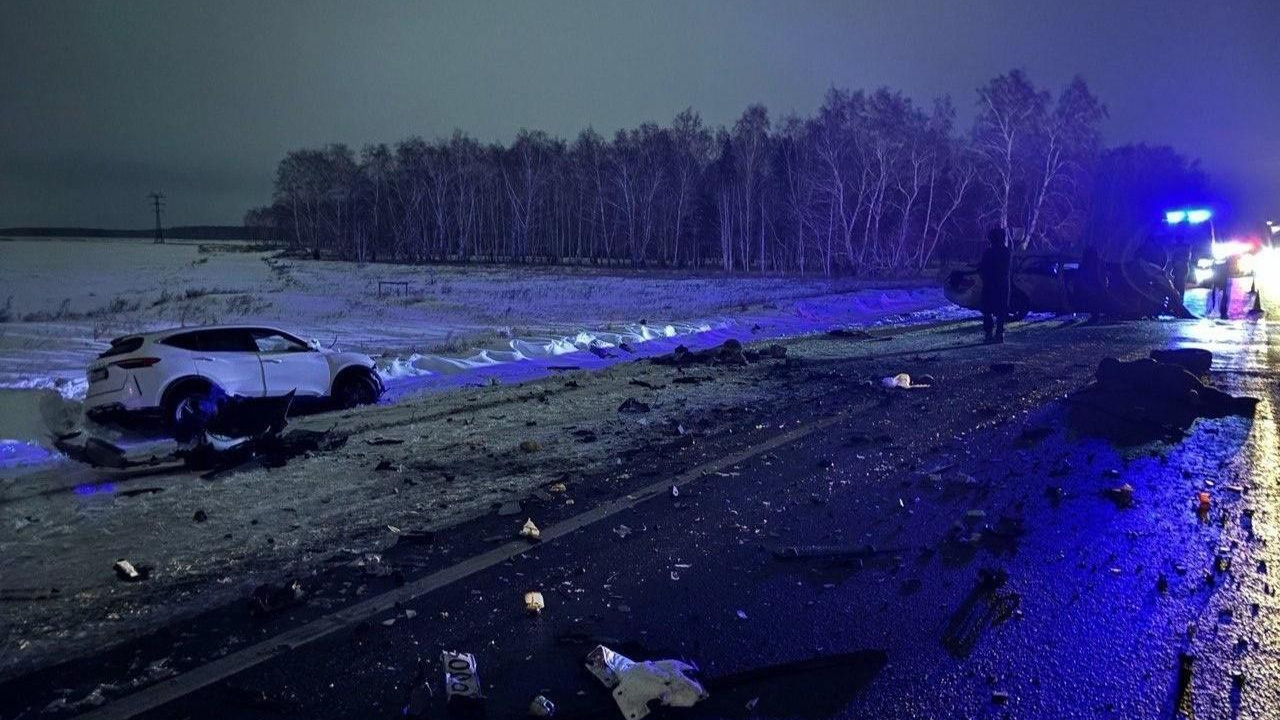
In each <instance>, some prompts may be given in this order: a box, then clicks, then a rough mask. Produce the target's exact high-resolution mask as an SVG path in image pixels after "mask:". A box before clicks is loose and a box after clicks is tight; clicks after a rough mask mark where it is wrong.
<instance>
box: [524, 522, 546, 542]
mask: <svg viewBox="0 0 1280 720" xmlns="http://www.w3.org/2000/svg"><path fill="white" fill-rule="evenodd" d="M520 537H522V538H525V539H526V540H531V541H538V540H541V539H542V531H541V530H539V529H538V526H537V525H534V524H533V519H532V518H529V519H526V520H525V521H524V525H523V526H522V527H521V528H520Z"/></svg>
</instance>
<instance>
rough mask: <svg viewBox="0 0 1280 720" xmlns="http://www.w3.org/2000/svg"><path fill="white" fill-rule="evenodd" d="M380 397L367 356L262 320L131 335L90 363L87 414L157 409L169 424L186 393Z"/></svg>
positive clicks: (364, 400) (357, 401) (349, 400)
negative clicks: (260, 323) (325, 346)
mask: <svg viewBox="0 0 1280 720" xmlns="http://www.w3.org/2000/svg"><path fill="white" fill-rule="evenodd" d="M219 391H221V392H224V393H226V394H228V395H234V396H238V397H250V398H252V397H278V396H282V395H288V394H289V393H290V392H292V393H294V394H295V397H296V398H297V399H298V400H306V399H312V400H323V401H329V402H332V403H335V404H337V405H338V406H340V407H352V406H355V405H365V404H369V403H374V402H377V400H378V397H379V396H380V395H382V391H383V386H382V381H381V380H380V379H379V378H378V374H377V373H376V372H374V363H373V360H372V359H371V358H370V357H369V356H368V355H362V354H360V353H352V352H334V351H331V350H324V349H321V348H319V347H318V346H317V345H315V344H308V343H306V342H303V341H302V340H299V339H298V338H297V337H295V336H293V335H290V334H289V333H287V332H284V331H283V330H277V329H275V328H270V327H257V326H218V327H201V328H179V329H174V330H165V331H161V332H153V333H142V334H139V335H126V336H124V337H120V338H116V339H115V340H112V341H111V347H110V348H109V349H108V350H107V351H106V352H104V353H102V354H101V355H99V356H98V359H97V361H95V362H94V363H93V364H92V365H91V366H89V390H88V394H87V395H86V397H85V412H86V414H87V415H88V416H89V417H90V418H93V419H118V418H121V417H126V416H128V415H135V414H137V415H155V414H158V415H159V416H160V419H161V420H162V421H163V422H164V423H166V424H171V423H172V422H173V420H174V419H175V417H176V413H177V410H178V407H179V406H180V405H181V404H182V403H183V402H184V401H185V400H187V399H189V398H200V397H205V396H208V395H210V394H211V393H217V392H219Z"/></svg>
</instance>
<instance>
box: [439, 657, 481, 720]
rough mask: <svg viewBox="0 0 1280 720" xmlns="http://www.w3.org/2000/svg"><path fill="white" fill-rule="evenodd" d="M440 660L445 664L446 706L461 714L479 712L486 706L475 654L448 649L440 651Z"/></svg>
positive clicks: (451, 710)
mask: <svg viewBox="0 0 1280 720" xmlns="http://www.w3.org/2000/svg"><path fill="white" fill-rule="evenodd" d="M440 662H441V663H442V664H443V665H444V689H445V705H446V707H448V708H449V710H450V712H455V713H459V714H471V713H476V714H479V712H481V711H482V709H483V706H484V694H483V692H481V688H480V676H479V675H478V674H477V673H476V658H475V656H474V655H472V654H471V653H460V652H452V651H449V650H446V651H444V652H442V653H440Z"/></svg>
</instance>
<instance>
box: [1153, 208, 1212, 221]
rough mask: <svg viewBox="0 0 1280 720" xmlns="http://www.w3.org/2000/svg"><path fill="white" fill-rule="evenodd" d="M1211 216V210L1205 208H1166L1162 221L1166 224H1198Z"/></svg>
mask: <svg viewBox="0 0 1280 720" xmlns="http://www.w3.org/2000/svg"><path fill="white" fill-rule="evenodd" d="M1211 217H1213V211H1212V210H1208V209H1206V208H1186V209H1183V210H1166V211H1165V213H1164V221H1165V223H1166V224H1168V225H1181V224H1182V223H1184V222H1185V223H1187V224H1188V225H1199V224H1200V223H1203V222H1208V220H1209V218H1211Z"/></svg>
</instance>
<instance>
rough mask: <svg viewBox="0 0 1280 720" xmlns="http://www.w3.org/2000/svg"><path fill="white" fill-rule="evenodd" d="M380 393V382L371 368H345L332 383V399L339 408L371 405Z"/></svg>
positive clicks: (376, 400)
mask: <svg viewBox="0 0 1280 720" xmlns="http://www.w3.org/2000/svg"><path fill="white" fill-rule="evenodd" d="M381 395H382V383H381V382H379V380H378V377H377V376H376V375H374V374H373V371H372V370H365V369H363V368H361V369H359V370H347V371H345V372H343V373H342V374H341V375H339V376H338V379H337V380H335V381H334V383H333V401H334V403H336V404H337V406H338V407H340V408H353V407H356V406H358V405H372V404H374V403H376V402H378V397H379V396H381Z"/></svg>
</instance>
